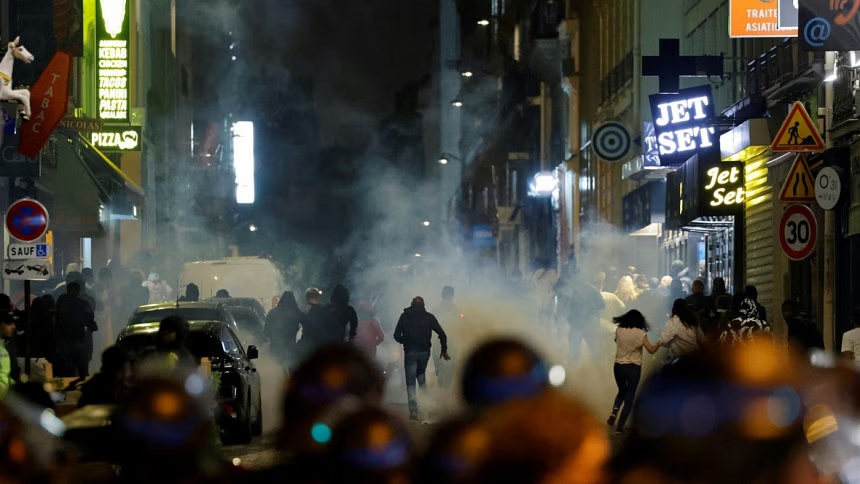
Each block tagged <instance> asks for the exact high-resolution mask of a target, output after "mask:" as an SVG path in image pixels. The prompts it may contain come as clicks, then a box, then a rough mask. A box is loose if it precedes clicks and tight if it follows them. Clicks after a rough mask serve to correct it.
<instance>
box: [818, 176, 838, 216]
mask: <svg viewBox="0 0 860 484" xmlns="http://www.w3.org/2000/svg"><path fill="white" fill-rule="evenodd" d="M841 196H842V180H840V179H839V172H838V171H837V170H836V169H835V168H833V167H832V166H825V167H824V168H822V169H821V170H819V171H818V175H816V176H815V200H817V201H818V205H819V206H821V208H823V209H824V210H833V209H834V208H835V207H836V204H837V203H839V198H840V197H841Z"/></svg>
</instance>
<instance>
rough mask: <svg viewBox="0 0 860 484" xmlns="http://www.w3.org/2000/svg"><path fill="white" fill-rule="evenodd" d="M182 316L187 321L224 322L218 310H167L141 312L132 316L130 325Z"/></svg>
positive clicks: (173, 308)
mask: <svg viewBox="0 0 860 484" xmlns="http://www.w3.org/2000/svg"><path fill="white" fill-rule="evenodd" d="M177 315H178V316H182V317H183V318H185V319H186V320H187V321H222V315H221V312H220V311H218V309H217V308H182V307H179V308H175V307H171V308H165V309H153V310H151V311H141V312H138V313H135V314H134V315H132V317H131V320H130V321H129V323H128V324H130V325H131V324H142V323H157V322H160V321H161V320H162V319H164V318H166V317H168V316H177Z"/></svg>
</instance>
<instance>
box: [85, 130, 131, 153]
mask: <svg viewBox="0 0 860 484" xmlns="http://www.w3.org/2000/svg"><path fill="white" fill-rule="evenodd" d="M89 138H90V143H92V144H93V146H95V147H96V148H98V149H99V150H101V151H140V126H106V127H104V129H102V130H101V131H98V132H95V133H90V134H89Z"/></svg>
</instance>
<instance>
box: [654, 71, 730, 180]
mask: <svg viewBox="0 0 860 484" xmlns="http://www.w3.org/2000/svg"><path fill="white" fill-rule="evenodd" d="M649 99H650V102H651V116H652V117H653V119H654V131H655V133H656V135H657V149H658V152H659V155H660V164H661V165H662V166H677V165H681V164H683V163H684V162H685V161H687V159H688V158H690V157H691V156H693V155H694V154H696V153H699V152H701V151H704V150H709V149H717V150H718V149H719V141H720V139H719V137H718V134H717V132H716V130H715V129H714V127H713V126H711V120H712V119H713V117H714V100H713V97H712V96H711V87H710V86H699V87H692V88H688V89H681V91H680V92H679V93H678V94H653V95H651V96H650V97H649Z"/></svg>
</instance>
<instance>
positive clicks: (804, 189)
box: [779, 153, 815, 202]
mask: <svg viewBox="0 0 860 484" xmlns="http://www.w3.org/2000/svg"><path fill="white" fill-rule="evenodd" d="M779 200H780V201H782V202H814V201H815V177H814V176H812V171H811V170H810V169H809V165H808V164H807V163H806V157H805V156H804V155H803V153H800V154H798V155H797V158H795V159H794V163H792V164H791V169H790V170H789V171H788V176H786V177H785V183H783V184H782V190H780V191H779Z"/></svg>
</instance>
